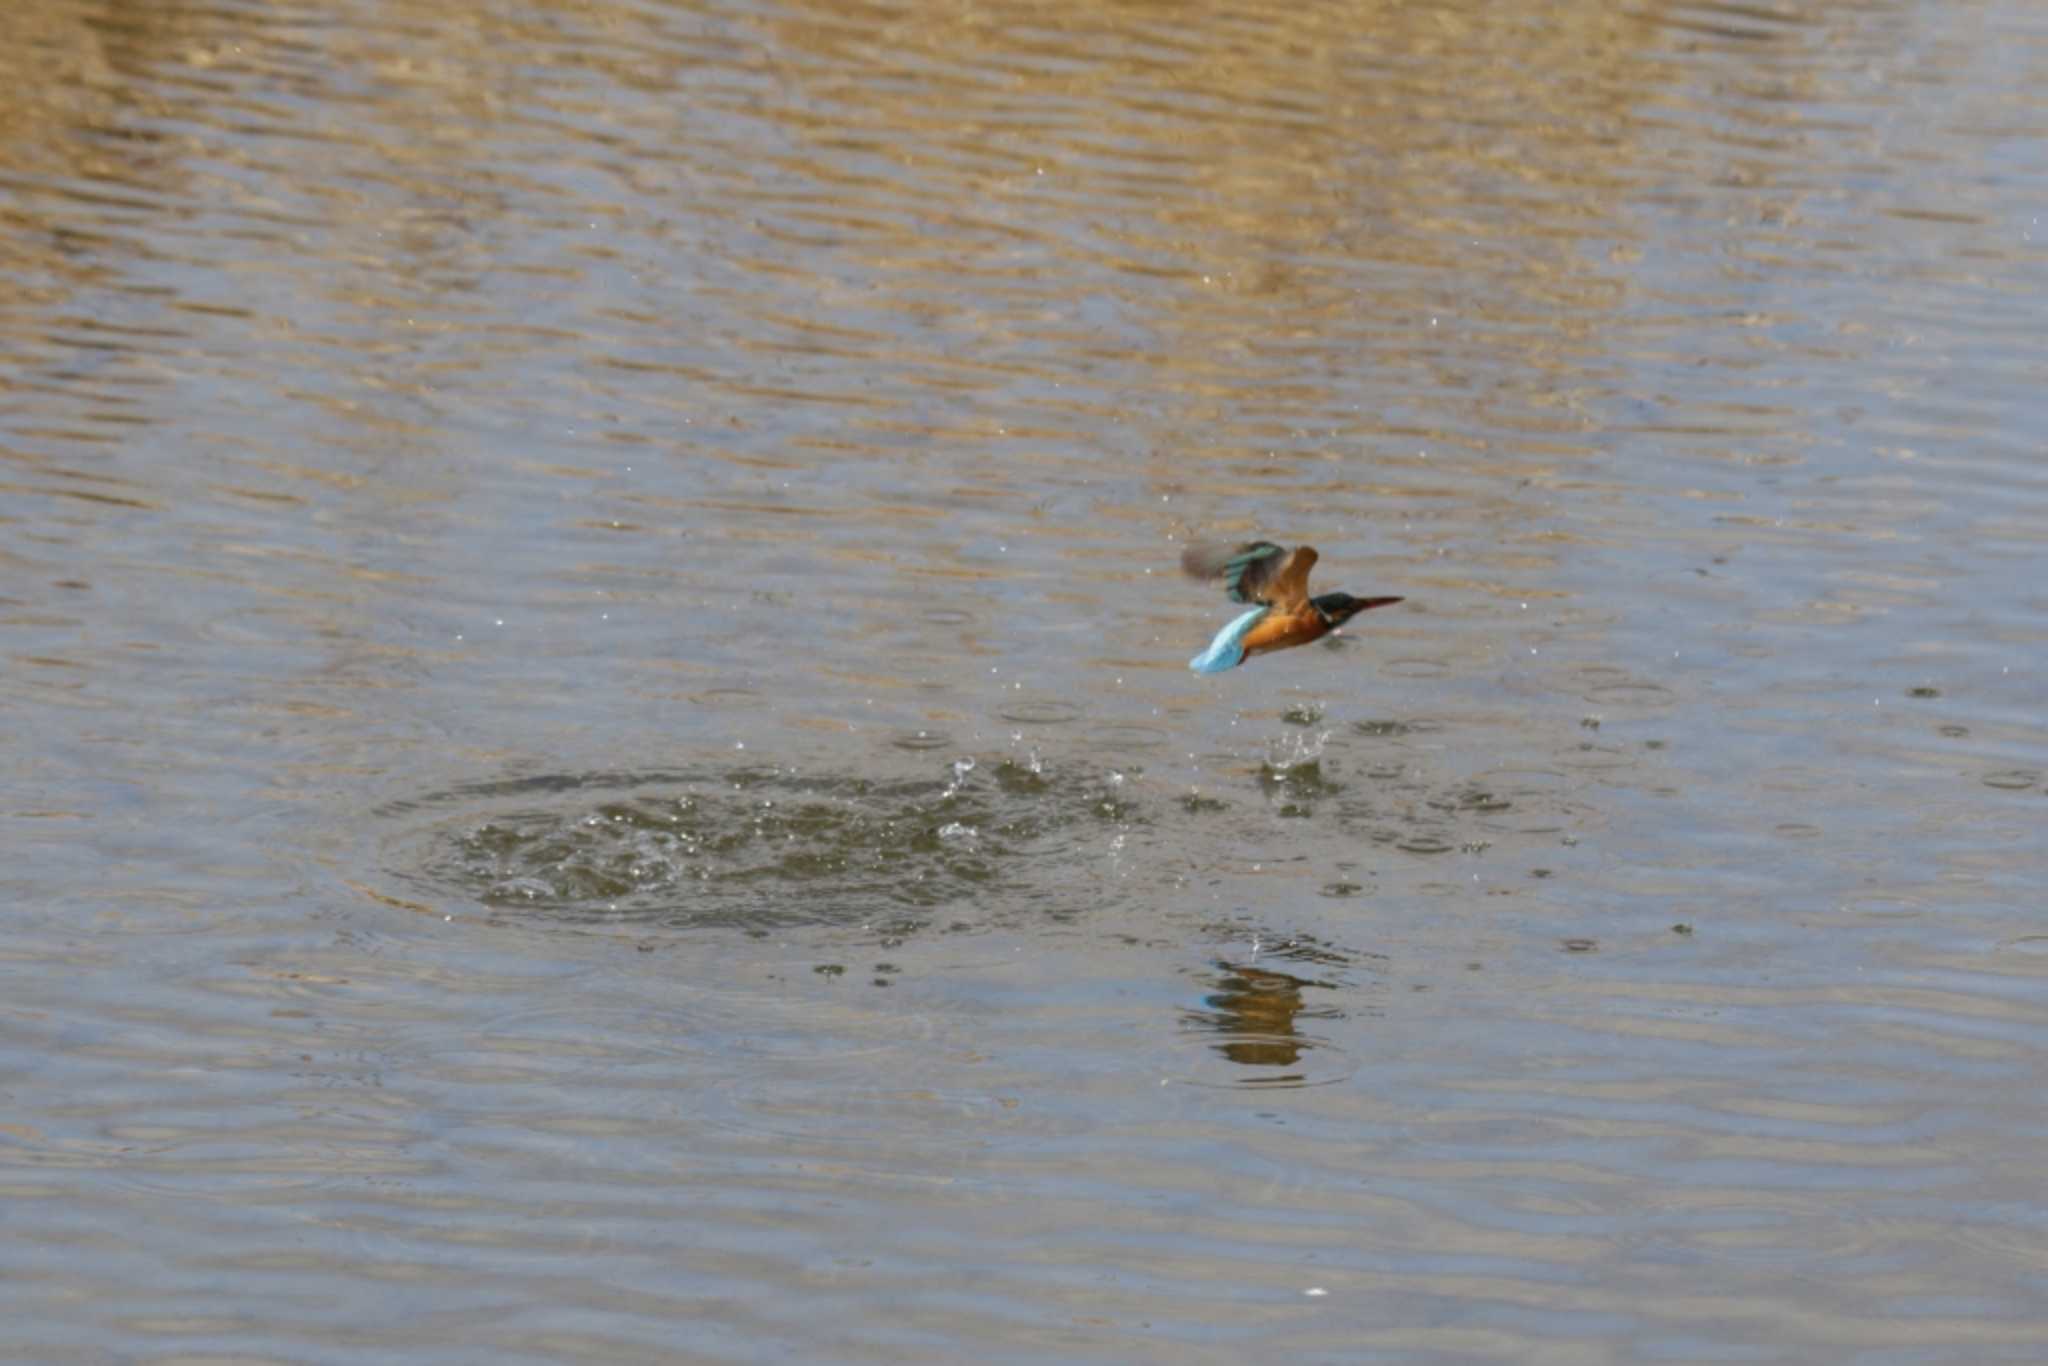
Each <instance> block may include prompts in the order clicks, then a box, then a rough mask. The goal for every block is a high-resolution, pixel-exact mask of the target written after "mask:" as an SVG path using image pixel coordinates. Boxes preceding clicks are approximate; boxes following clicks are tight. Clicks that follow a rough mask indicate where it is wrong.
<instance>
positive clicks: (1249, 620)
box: [1188, 605, 1271, 674]
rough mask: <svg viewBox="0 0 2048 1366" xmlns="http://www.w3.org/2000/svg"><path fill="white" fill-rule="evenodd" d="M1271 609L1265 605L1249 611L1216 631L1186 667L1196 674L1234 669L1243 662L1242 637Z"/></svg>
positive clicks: (1248, 633)
mask: <svg viewBox="0 0 2048 1366" xmlns="http://www.w3.org/2000/svg"><path fill="white" fill-rule="evenodd" d="M1270 610H1271V609H1270V608H1268V607H1265V606H1263V605H1262V606H1258V607H1254V608H1252V610H1251V611H1249V612H1246V613H1245V614H1244V615H1242V616H1240V617H1238V618H1237V619H1236V620H1235V621H1232V622H1231V623H1230V624H1229V625H1228V626H1226V627H1224V628H1223V629H1222V630H1220V631H1218V632H1217V633H1216V639H1214V640H1212V641H1210V642H1209V648H1208V649H1206V650H1204V651H1202V653H1200V654H1198V655H1196V656H1195V657H1194V658H1193V659H1191V660H1189V661H1188V667H1189V668H1190V669H1193V670H1194V671H1195V672H1196V673H1198V674H1220V673H1222V672H1223V671H1224V670H1225V669H1234V668H1236V667H1237V666H1238V665H1239V664H1241V663H1243V662H1244V638H1245V637H1246V636H1248V635H1250V634H1251V630H1252V627H1254V626H1257V625H1258V624H1259V618H1260V617H1263V616H1264V615H1266V613H1267V612H1268V611H1270Z"/></svg>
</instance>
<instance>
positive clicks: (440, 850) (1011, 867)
mask: <svg viewBox="0 0 2048 1366" xmlns="http://www.w3.org/2000/svg"><path fill="white" fill-rule="evenodd" d="M1133 786H1134V785H1133V784H1131V783H1130V782H1129V781H1128V780H1127V779H1126V777H1125V775H1123V774H1121V773H1117V772H1113V771H1104V770H1100V769H1082V768H1078V767H1068V766H1062V767H1061V768H1058V769H1050V768H1048V767H1047V766H1046V765H1044V764H1043V763H1042V762H1039V761H1038V760H1037V759H1036V758H1035V757H1034V758H1032V759H1031V760H1029V761H1024V760H1019V759H1016V758H1011V757H1004V758H1000V759H996V760H993V761H990V762H987V763H982V762H980V761H977V760H976V759H974V758H972V757H967V756H962V757H958V758H955V759H952V760H950V761H946V762H943V763H941V764H938V765H937V766H936V771H935V772H933V773H931V774H929V775H927V776H920V777H903V778H883V777H870V776H864V775H860V774H852V773H845V772H833V771H823V770H817V771H805V770H799V769H797V768H784V767H777V766H773V765H750V766H737V767H725V768H704V769H690V770H669V771H657V772H613V773H603V772H599V773H584V774H550V775H540V776H534V777H527V778H518V779H508V780H504V781H501V782H490V783H479V784H471V785H467V786H464V787H460V788H455V789H451V790H449V791H447V792H443V793H437V794H433V795H430V796H426V797H422V798H416V799H408V800H405V801H400V802H393V803H389V804H387V805H386V806H384V807H382V808H380V809H379V810H378V812H377V813H376V814H377V815H378V816H379V817H380V818H383V819H386V820H402V821H407V822H413V821H415V820H416V818H417V817H420V816H422V815H426V816H429V817H430V819H428V820H426V821H424V822H423V823H417V824H413V825H411V826H410V828H407V829H405V830H403V831H401V832H400V833H399V834H397V835H395V836H394V837H392V839H391V840H390V841H389V842H388V843H387V846H386V852H385V858H384V862H385V865H386V870H387V871H388V872H389V873H390V874H391V875H393V876H395V877H397V878H400V879H402V880H404V881H405V882H407V883H408V884H409V885H411V886H413V887H416V888H422V889H424V890H426V891H427V892H429V893H431V894H433V895H436V896H441V897H456V898H461V899H464V900H467V901H471V902H474V903H479V904H481V905H483V906H485V907H487V908H489V909H491V910H493V911H499V912H507V913H510V912H518V913H523V914H525V915H529V916H532V917H536V918H554V919H560V920H569V921H576V922H580V923H626V924H632V925H652V926H661V925H669V926H678V927H689V926H713V925H724V926H733V927H738V928H743V929H761V930H766V929H773V928H777V927H780V926H789V925H815V924H862V923H868V922H871V921H873V920H875V919H877V918H886V919H888V920H890V921H891V923H899V924H909V923H915V922H916V921H918V919H919V918H920V916H921V914H922V913H925V912H931V911H935V910H937V909H939V908H941V907H947V906H955V907H957V906H962V905H966V904H970V903H972V904H982V903H986V902H990V901H1001V902H1003V903H1005V904H1020V903H1021V904H1032V903H1049V902H1057V903H1061V904H1063V905H1066V906H1068V907H1069V908H1070V909H1078V908H1080V907H1083V906H1085V905H1088V904H1090V903H1092V902H1095V901H1099V900H1100V899H1101V897H1102V896H1103V895H1104V894H1105V891H1104V888H1105V881H1104V879H1103V878H1102V877H1101V876H1100V871H1101V870H1100V868H1099V867H1098V866H1097V861H1096V860H1095V859H1093V858H1091V857H1089V855H1090V853H1091V852H1093V853H1095V854H1099V855H1100V856H1101V857H1102V858H1103V859H1112V860H1113V859H1115V858H1116V856H1117V855H1118V853H1119V851H1121V850H1122V849H1123V848H1124V844H1125V841H1126V839H1127V837H1128V834H1129V833H1130V831H1131V830H1132V829H1133V828H1134V827H1136V826H1139V825H1142V824H1144V823H1145V820H1146V816H1145V812H1144V808H1143V802H1142V799H1141V798H1140V797H1139V796H1138V795H1137V794H1136V793H1135V792H1134V791H1133V790H1132V787H1133ZM1048 855H1057V857H1047V856H1048Z"/></svg>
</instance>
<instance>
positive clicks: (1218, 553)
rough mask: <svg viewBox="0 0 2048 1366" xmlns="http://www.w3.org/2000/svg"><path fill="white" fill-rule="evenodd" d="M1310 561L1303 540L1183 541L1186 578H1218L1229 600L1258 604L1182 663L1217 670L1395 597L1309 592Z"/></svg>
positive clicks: (1309, 636)
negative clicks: (1299, 542) (1284, 543)
mask: <svg viewBox="0 0 2048 1366" xmlns="http://www.w3.org/2000/svg"><path fill="white" fill-rule="evenodd" d="M1315 563H1316V551H1315V547H1314V546H1308V545H1299V546H1296V547H1295V548H1294V549H1293V550H1288V549H1287V548H1286V547H1284V546H1277V545H1274V544H1273V543H1272V542H1271V541H1248V542H1246V543H1245V544H1244V545H1191V546H1189V547H1188V549H1187V553H1186V554H1184V555H1182V556H1181V557H1180V567H1181V568H1182V569H1184V570H1186V571H1187V572H1188V575H1189V576H1190V577H1191V578H1197V579H1221V580H1223V591H1224V592H1226V593H1228V594H1229V595H1230V600H1231V601H1232V602H1255V603H1257V604H1259V605H1258V606H1257V607H1254V608H1253V609H1252V610H1251V611H1249V612H1246V613H1245V614H1244V615H1243V616H1241V617H1239V618H1237V620H1235V621H1233V622H1231V623H1230V624H1229V625H1228V626H1226V627H1224V628H1223V629H1222V630H1221V631H1218V632H1217V633H1216V639H1214V640H1212V641H1210V642H1209V648H1208V649H1206V650H1204V651H1202V653H1200V654H1198V655H1196V656H1195V657H1194V658H1193V659H1191V660H1189V661H1188V667H1189V668H1190V669H1193V670H1194V671H1195V672H1196V673H1203V674H1215V673H1222V672H1223V671H1224V670H1225V669H1231V668H1235V667H1236V666H1238V665H1239V664H1242V663H1243V662H1244V661H1245V660H1247V659H1250V658H1251V657H1252V656H1253V655H1262V654H1265V653H1267V652H1268V651H1272V650H1287V649H1292V648H1293V647H1294V646H1296V645H1306V644H1308V643H1309V642H1310V641H1312V640H1321V639H1322V638H1323V637H1324V636H1326V635H1328V634H1329V633H1330V632H1332V631H1334V630H1336V629H1337V628H1338V627H1339V626H1342V625H1343V624H1344V623H1345V622H1347V621H1349V620H1351V618H1353V617H1355V616H1357V615H1358V614H1359V613H1360V612H1365V611H1369V610H1371V609H1372V608H1375V607H1385V606H1387V605H1388V604H1390V603H1396V602H1399V601H1401V599H1399V598H1354V597H1352V596H1351V595H1350V594H1349V593H1323V594H1320V595H1318V596H1316V597H1313V598H1312V597H1310V596H1309V595H1308V571H1309V570H1311V569H1313V568H1315Z"/></svg>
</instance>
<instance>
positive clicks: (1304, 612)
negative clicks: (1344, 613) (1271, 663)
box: [1244, 603, 1330, 659]
mask: <svg viewBox="0 0 2048 1366" xmlns="http://www.w3.org/2000/svg"><path fill="white" fill-rule="evenodd" d="M1329 631H1330V626H1329V623H1328V622H1326V621H1324V620H1323V616H1322V613H1320V612H1318V611H1316V609H1315V608H1313V607H1310V606H1309V605H1308V604H1306V603H1304V604H1302V607H1301V610H1300V611H1297V612H1287V613H1281V612H1277V611H1275V612H1268V613H1267V614H1266V616H1265V619H1264V620H1262V621H1261V622H1259V624H1258V625H1256V626H1254V627H1252V629H1251V630H1250V631H1249V632H1247V633H1246V635H1245V638H1244V657H1245V658H1246V659H1250V658H1251V657H1252V656H1253V655H1262V654H1270V653H1272V652H1273V651H1274V650H1291V649H1293V648H1294V647H1295V646H1297V645H1306V644H1308V643H1309V642H1310V641H1312V640H1321V639H1322V638H1323V637H1324V636H1325V635H1327V634H1329Z"/></svg>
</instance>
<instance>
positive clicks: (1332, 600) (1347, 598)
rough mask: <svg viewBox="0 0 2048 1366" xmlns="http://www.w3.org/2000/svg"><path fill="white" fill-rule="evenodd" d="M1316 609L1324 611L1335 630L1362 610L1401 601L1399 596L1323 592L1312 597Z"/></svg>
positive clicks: (1323, 613)
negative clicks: (1357, 596)
mask: <svg viewBox="0 0 2048 1366" xmlns="http://www.w3.org/2000/svg"><path fill="white" fill-rule="evenodd" d="M1312 601H1313V602H1314V603H1315V607H1316V611H1318V612H1320V613H1322V617H1323V620H1324V621H1327V622H1329V623H1330V629H1331V630H1333V631H1334V630H1335V629H1337V628H1338V627H1339V626H1342V625H1343V624H1344V623H1345V622H1347V621H1349V620H1351V619H1352V618H1353V617H1355V616H1357V615H1358V614H1359V613H1360V612H1370V611H1371V610H1372V609H1373V608H1375V607H1391V606H1392V605H1393V604H1395V603H1397V602H1399V601H1401V599H1399V598H1354V597H1352V596H1351V595H1350V594H1349V593H1322V594H1319V595H1318V596H1316V597H1315V598H1313V599H1312Z"/></svg>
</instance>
